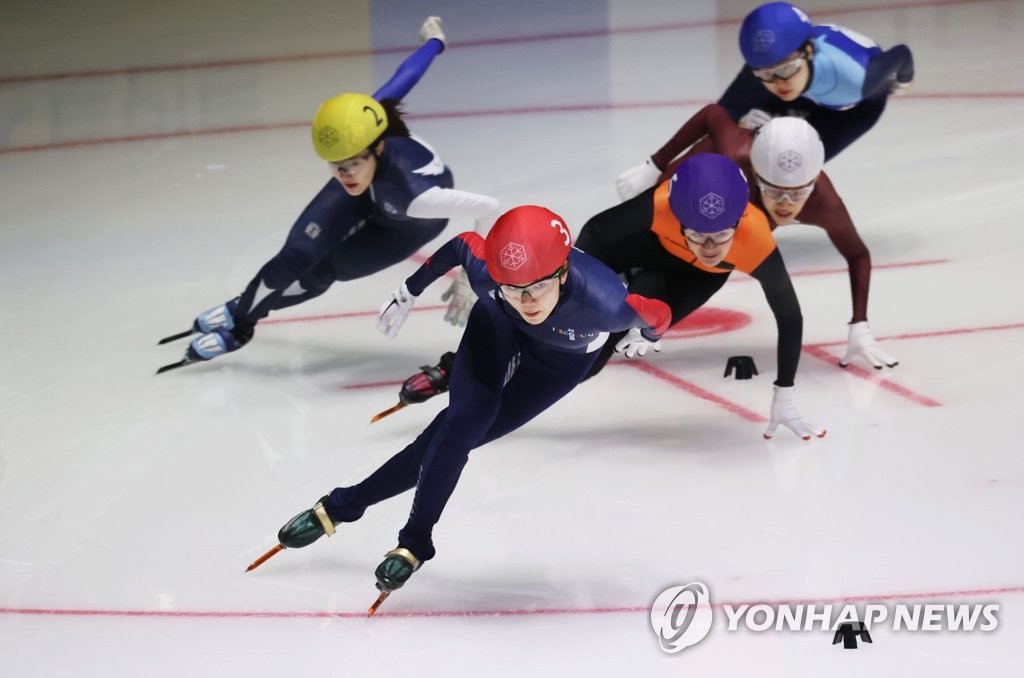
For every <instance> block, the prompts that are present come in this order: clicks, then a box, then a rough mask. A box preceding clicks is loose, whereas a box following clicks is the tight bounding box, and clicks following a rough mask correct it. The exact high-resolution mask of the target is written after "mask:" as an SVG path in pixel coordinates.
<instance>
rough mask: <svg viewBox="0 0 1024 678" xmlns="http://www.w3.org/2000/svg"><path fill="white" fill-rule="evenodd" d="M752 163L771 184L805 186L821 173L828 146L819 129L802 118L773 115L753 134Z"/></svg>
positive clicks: (755, 169)
mask: <svg viewBox="0 0 1024 678" xmlns="http://www.w3.org/2000/svg"><path fill="white" fill-rule="evenodd" d="M750 162H751V164H752V165H753V166H754V171H755V172H757V174H758V176H760V177H761V178H762V179H764V180H765V181H767V182H768V183H770V184H775V185H776V186H782V187H791V186H803V185H804V184H809V183H810V182H812V181H814V180H815V179H816V178H817V177H818V174H820V173H821V168H822V166H823V165H824V164H825V146H824V145H823V144H822V143H821V137H820V136H819V135H818V132H817V130H815V129H814V128H813V127H811V125H810V123H809V122H807V121H806V120H804V119H803V118H794V117H791V116H784V117H780V118H772V119H771V120H770V121H769V122H767V123H765V124H764V125H762V126H761V128H760V129H758V130H757V134H755V135H754V143H753V145H752V146H751V147H750Z"/></svg>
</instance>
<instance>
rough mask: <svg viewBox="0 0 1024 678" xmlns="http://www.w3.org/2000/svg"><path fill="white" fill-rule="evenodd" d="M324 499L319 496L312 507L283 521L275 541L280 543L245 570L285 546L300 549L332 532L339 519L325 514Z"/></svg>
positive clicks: (255, 565)
mask: <svg viewBox="0 0 1024 678" xmlns="http://www.w3.org/2000/svg"><path fill="white" fill-rule="evenodd" d="M326 501H327V497H326V496H324V497H320V501H318V502H317V503H316V505H315V506H314V507H313V508H311V509H306V510H305V511H303V512H302V513H300V514H299V515H297V516H295V517H294V518H292V519H291V520H289V521H288V522H287V523H285V524H284V527H282V528H281V529H280V530H279V531H278V533H277V541H279V542H280V543H279V544H278V545H277V546H275V547H274V548H272V549H270V550H269V551H267V552H266V553H264V554H263V555H262V556H260V557H259V558H257V559H256V560H255V561H253V563H252V564H251V565H249V567H247V568H246V569H245V571H246V572H251V571H252V570H254V569H256V568H257V567H259V566H260V565H262V564H263V563H265V562H266V561H267V560H268V559H269V558H270V557H271V556H273V555H274V554H276V553H280V552H281V551H283V550H285V549H286V548H288V549H300V548H302V547H303V546H309V545H310V544H312V543H313V542H315V541H316V540H317V539H319V538H320V537H322V536H324V535H325V534H326V535H327V536H328V537H330V536H331V535H332V534H334V532H335V530H334V526H335V525H338V524H339V523H340V521H338V522H334V521H333V520H331V517H330V516H328V515H327V509H326V508H324V502H326Z"/></svg>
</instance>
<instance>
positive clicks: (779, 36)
mask: <svg viewBox="0 0 1024 678" xmlns="http://www.w3.org/2000/svg"><path fill="white" fill-rule="evenodd" d="M813 28H814V27H813V26H812V25H811V21H810V19H808V18H807V15H806V14H804V13H803V12H801V11H800V10H799V9H797V8H796V7H794V6H793V5H791V4H789V3H788V2H769V3H767V4H764V5H761V6H760V7H758V8H757V9H755V10H754V11H753V12H751V13H750V14H748V15H747V18H746V19H744V20H743V25H742V26H740V52H742V53H743V60H744V61H745V62H747V65H748V66H750V67H751V68H766V67H768V66H771V65H772V64H777V63H779V62H780V61H782V60H783V59H785V58H786V57H787V56H789V55H790V54H792V53H793V52H795V51H797V50H798V49H800V46H801V45H802V44H804V43H805V42H807V41H808V40H810V38H811V29H813Z"/></svg>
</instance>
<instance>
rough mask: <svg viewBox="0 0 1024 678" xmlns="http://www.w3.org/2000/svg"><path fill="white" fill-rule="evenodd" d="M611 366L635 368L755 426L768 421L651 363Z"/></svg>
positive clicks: (615, 363)
mask: <svg viewBox="0 0 1024 678" xmlns="http://www.w3.org/2000/svg"><path fill="white" fill-rule="evenodd" d="M611 364H613V365H628V366H631V367H634V368H636V369H638V370H640V371H641V372H646V373H647V374H649V375H651V376H652V377H654V378H656V379H660V380H661V381H663V382H665V383H667V384H671V385H672V386H675V387H676V388H680V389H682V390H684V391H686V392H687V393H690V394H692V395H695V396H697V397H698V398H701V399H702V400H707V401H708V402H711V403H714V404H715V405H718V406H719V407H722V408H724V409H726V410H728V411H729V412H732V413H733V414H738V415H739V416H741V417H743V418H744V419H746V420H747V421H752V422H754V423H755V424H759V423H766V422H767V421H768V420H767V419H766V418H765V417H762V416H761V415H760V414H758V413H757V412H753V411H751V410H748V409H747V408H745V407H743V406H742V405H738V404H736V403H734V402H732V401H731V400H726V399H725V398H723V397H721V396H719V395H715V394H714V393H712V392H711V391H707V390H705V389H703V388H701V387H700V386H697V385H696V384H694V383H692V382H689V381H686V380H685V379H681V378H679V377H677V376H675V375H674V374H670V373H669V372H666V371H665V370H662V369H660V368H657V367H655V366H654V365H652V364H651V363H649V362H644V361H641V360H628V361H617V362H614V363H611Z"/></svg>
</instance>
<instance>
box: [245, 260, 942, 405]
mask: <svg viewBox="0 0 1024 678" xmlns="http://www.w3.org/2000/svg"><path fill="white" fill-rule="evenodd" d="M426 259H427V257H425V256H424V255H422V254H416V255H413V256H412V257H411V260H412V261H415V262H417V263H423V262H424V261H426ZM945 263H949V260H948V259H929V260H925V261H908V262H904V263H894V264H879V265H877V266H874V267H873V268H875V269H881V268H908V267H912V266H930V265H933V264H945ZM829 273H846V269H845V268H830V269H821V270H817V271H797V272H795V273H790V276H794V277H796V276H802V275H826V274H829ZM446 275H447V276H448V277H451V276H452V272H451V271H450V272H449V273H448V274H446ZM736 280H752V278H749V277H743V278H736ZM447 308H448V307H447V306H441V305H434V306H418V307H415V308H413V309H412V310H413V312H419V311H439V310H442V309H447ZM375 315H377V311H348V312H346V313H323V314H319V315H306V316H296V317H293V318H275V319H271V320H261V321H260V324H261V325H278V324H283V323H297V322H314V321H318V320H338V319H341V318H364V317H367V316H375ZM897 338H899V337H897ZM845 343H846V342H845V341H844V342H834V343H831V344H816V345H817V346H833V345H839V344H845ZM353 388H359V386H355V387H353Z"/></svg>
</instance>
